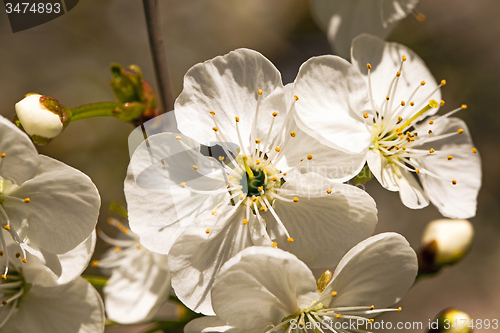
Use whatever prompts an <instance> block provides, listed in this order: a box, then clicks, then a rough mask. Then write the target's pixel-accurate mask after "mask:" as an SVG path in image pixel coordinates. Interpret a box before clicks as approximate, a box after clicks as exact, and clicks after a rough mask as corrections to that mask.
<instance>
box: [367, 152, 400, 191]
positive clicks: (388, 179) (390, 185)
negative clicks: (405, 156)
mask: <svg viewBox="0 0 500 333" xmlns="http://www.w3.org/2000/svg"><path fill="white" fill-rule="evenodd" d="M366 162H367V163H368V167H369V168H370V171H371V172H372V173H373V175H374V176H375V178H376V179H377V180H378V182H379V183H380V185H382V186H383V187H384V188H386V189H388V190H389V191H399V186H398V182H397V181H396V177H397V175H396V174H395V172H394V170H396V169H397V170H399V167H397V166H395V165H394V164H393V163H388V162H387V159H386V158H385V157H384V155H383V154H382V152H381V151H380V150H378V149H370V150H369V151H368V153H367V155H366Z"/></svg>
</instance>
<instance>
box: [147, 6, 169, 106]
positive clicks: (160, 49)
mask: <svg viewBox="0 0 500 333" xmlns="http://www.w3.org/2000/svg"><path fill="white" fill-rule="evenodd" d="M143 4H144V14H145V16H146V25H147V28H148V37H149V46H150V48H151V55H152V57H153V64H154V69H155V77H156V83H157V85H158V90H159V95H160V98H161V101H162V106H163V112H168V111H172V110H173V109H174V95H173V92H172V83H171V82H170V76H169V72H168V66H167V58H166V56H165V47H164V45H163V38H162V36H161V29H160V18H159V14H158V2H157V0H143Z"/></svg>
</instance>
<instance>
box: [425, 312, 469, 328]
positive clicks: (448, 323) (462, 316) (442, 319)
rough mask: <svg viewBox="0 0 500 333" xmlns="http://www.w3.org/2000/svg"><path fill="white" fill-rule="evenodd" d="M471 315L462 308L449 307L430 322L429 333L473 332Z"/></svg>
mask: <svg viewBox="0 0 500 333" xmlns="http://www.w3.org/2000/svg"><path fill="white" fill-rule="evenodd" d="M470 324H471V318H470V316H469V315H468V314H467V313H465V312H463V311H460V310H457V309H454V308H448V309H445V310H443V311H441V312H440V313H439V314H438V315H437V316H436V318H434V320H433V321H432V322H430V323H429V326H430V327H429V333H472V327H471V326H470Z"/></svg>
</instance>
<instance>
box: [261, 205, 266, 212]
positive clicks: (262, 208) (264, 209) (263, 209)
mask: <svg viewBox="0 0 500 333" xmlns="http://www.w3.org/2000/svg"><path fill="white" fill-rule="evenodd" d="M259 209H260V211H261V212H265V211H266V209H267V208H266V206H260V208H259Z"/></svg>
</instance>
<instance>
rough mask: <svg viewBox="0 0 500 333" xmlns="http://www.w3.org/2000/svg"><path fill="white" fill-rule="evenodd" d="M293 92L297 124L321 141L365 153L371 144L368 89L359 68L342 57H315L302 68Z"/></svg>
mask: <svg viewBox="0 0 500 333" xmlns="http://www.w3.org/2000/svg"><path fill="white" fill-rule="evenodd" d="M293 93H294V94H295V95H297V96H298V97H299V100H298V101H297V102H296V103H295V110H296V121H297V125H298V126H299V127H300V129H302V130H303V131H305V132H306V133H307V134H309V135H310V136H312V137H313V138H315V139H316V140H318V141H319V142H320V143H322V144H324V145H327V146H330V147H333V148H338V149H341V150H343V151H346V152H352V153H362V152H364V151H365V150H366V149H367V148H368V147H369V145H370V144H371V137H370V134H369V132H368V131H367V130H366V127H365V125H364V124H363V120H362V119H363V118H362V115H363V112H365V110H366V109H367V107H368V104H369V100H368V88H367V86H366V83H365V82H364V79H363V77H362V76H361V75H360V74H359V73H358V72H357V70H356V69H355V68H354V67H353V66H352V65H351V64H349V63H348V62H347V61H345V60H343V59H342V58H339V57H335V56H329V55H327V56H320V57H314V58H311V59H309V60H308V61H306V62H305V63H304V64H302V66H301V67H300V69H299V73H298V75H297V78H296V79H295V83H294V87H293Z"/></svg>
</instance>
